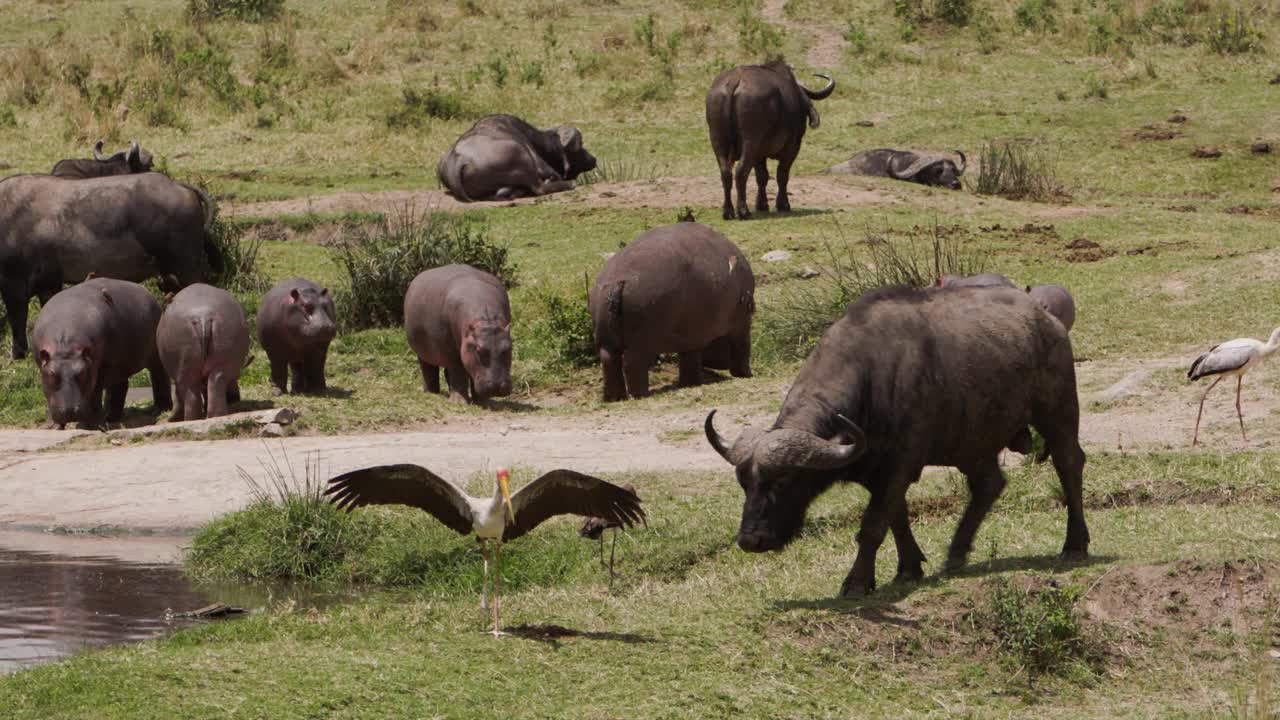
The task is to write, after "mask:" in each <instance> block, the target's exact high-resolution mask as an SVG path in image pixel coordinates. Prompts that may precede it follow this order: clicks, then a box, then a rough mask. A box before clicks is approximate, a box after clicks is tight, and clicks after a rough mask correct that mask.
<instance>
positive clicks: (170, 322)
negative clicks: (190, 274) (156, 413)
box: [156, 283, 249, 420]
mask: <svg viewBox="0 0 1280 720" xmlns="http://www.w3.org/2000/svg"><path fill="white" fill-rule="evenodd" d="M156 350H157V351H158V352H159V353H160V360H161V362H163V363H164V368H165V370H166V371H167V372H168V373H169V377H171V378H173V382H174V396H175V399H174V407H173V415H172V416H170V418H169V419H170V420H202V419H204V418H206V417H218V416H219V415H226V414H227V403H228V402H236V401H237V400H239V399H240V387H239V385H238V381H239V379H240V370H241V368H243V367H244V366H245V360H246V359H247V358H248V357H249V324H248V323H247V322H245V318H244V308H242V307H240V303H239V302H236V299H235V298H234V297H232V296H231V293H229V292H227V291H226V290H222V289H219V288H216V287H213V286H212V285H205V284H203V283H196V284H195V285H190V286H188V287H187V288H186V289H184V290H183V291H182V292H180V293H178V294H177V295H175V296H174V297H173V300H171V301H170V302H169V306H168V307H167V308H165V310H164V315H162V316H161V317H160V325H159V327H157V328H156Z"/></svg>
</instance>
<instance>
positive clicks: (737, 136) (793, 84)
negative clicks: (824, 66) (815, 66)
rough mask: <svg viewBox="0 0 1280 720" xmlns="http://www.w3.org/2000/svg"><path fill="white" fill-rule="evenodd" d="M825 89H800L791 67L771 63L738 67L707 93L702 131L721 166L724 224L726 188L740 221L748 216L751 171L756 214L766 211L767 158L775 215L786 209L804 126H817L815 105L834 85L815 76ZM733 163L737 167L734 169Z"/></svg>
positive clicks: (729, 215) (729, 208) (729, 213)
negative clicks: (773, 168) (774, 164)
mask: <svg viewBox="0 0 1280 720" xmlns="http://www.w3.org/2000/svg"><path fill="white" fill-rule="evenodd" d="M818 77H820V78H824V79H826V81H827V86H826V87H824V88H823V89H821V90H818V91H816V92H815V91H813V90H810V89H808V88H806V87H805V86H803V85H801V84H800V82H799V81H798V80H796V77H795V75H794V74H793V73H792V72H791V66H790V65H788V64H786V63H784V62H782V61H781V60H775V61H773V62H771V63H769V64H767V65H743V66H741V67H736V68H733V69H732V70H726V71H724V72H723V73H720V75H719V76H718V77H717V78H716V79H715V81H714V82H712V83H711V89H710V90H708V91H707V126H708V128H709V129H710V131H711V149H712V150H713V151H714V152H715V154H716V161H717V162H718V163H719V164H720V183H721V184H722V185H723V186H724V219H725V220H732V219H733V217H734V209H733V202H732V197H731V192H730V190H731V188H732V186H733V185H734V184H735V183H736V186H737V189H738V211H737V216H738V217H739V218H744V219H745V218H747V217H750V215H751V211H750V210H748V209H747V175H749V174H750V173H751V171H752V170H753V169H754V170H755V172H756V190H757V191H756V210H758V211H760V212H768V211H769V197H768V195H767V194H766V189H765V186H766V185H767V184H768V183H769V169H768V167H766V165H765V160H766V159H774V160H777V161H778V198H777V202H776V205H777V208H778V212H788V211H790V210H791V201H790V200H788V199H787V180H788V178H790V176H791V163H793V162H795V159H796V156H797V155H799V154H800V141H801V140H803V139H804V132H805V124H806V123H808V126H809V127H812V128H817V127H818V122H819V120H818V109H817V108H815V107H814V106H813V101H814V100H823V99H825V98H826V97H827V96H829V95H831V91H832V90H834V89H835V87H836V83H835V81H834V80H832V79H831V77H830V76H828V75H818ZM734 163H737V168H736V169H735V168H734Z"/></svg>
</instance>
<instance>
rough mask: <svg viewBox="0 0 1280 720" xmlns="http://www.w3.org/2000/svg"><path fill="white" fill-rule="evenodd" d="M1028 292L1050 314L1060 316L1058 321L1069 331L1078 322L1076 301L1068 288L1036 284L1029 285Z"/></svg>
mask: <svg viewBox="0 0 1280 720" xmlns="http://www.w3.org/2000/svg"><path fill="white" fill-rule="evenodd" d="M1027 294H1029V295H1030V296H1031V299H1032V300H1035V301H1036V302H1038V303H1040V307H1042V308H1044V309H1045V310H1047V311H1048V312H1049V314H1050V315H1052V316H1054V317H1056V318H1058V322H1060V323H1062V326H1063V327H1064V328H1066V329H1067V330H1068V331H1070V330H1071V326H1072V325H1075V324H1076V301H1075V299H1073V298H1072V297H1071V293H1069V292H1067V289H1066V288H1064V287H1062V286H1061V285H1036V286H1034V287H1028V288H1027Z"/></svg>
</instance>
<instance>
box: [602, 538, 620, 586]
mask: <svg viewBox="0 0 1280 720" xmlns="http://www.w3.org/2000/svg"><path fill="white" fill-rule="evenodd" d="M600 541H601V542H604V538H603V537H602V538H600ZM616 547H618V529H617V528H614V529H613V540H611V541H610V542H609V584H610V585H612V584H613V575H614V573H613V551H614V548H616Z"/></svg>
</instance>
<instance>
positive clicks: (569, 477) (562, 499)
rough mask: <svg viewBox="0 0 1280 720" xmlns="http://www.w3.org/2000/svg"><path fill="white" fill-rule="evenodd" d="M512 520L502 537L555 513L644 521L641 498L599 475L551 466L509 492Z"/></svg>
mask: <svg viewBox="0 0 1280 720" xmlns="http://www.w3.org/2000/svg"><path fill="white" fill-rule="evenodd" d="M511 506H512V509H513V510H515V515H516V519H515V522H510V521H508V522H507V529H506V531H505V532H504V533H503V536H502V539H503V541H505V542H509V541H511V540H514V539H516V538H518V537H520V536H521V535H524V534H525V533H527V532H529V531H530V530H532V529H534V528H535V527H537V526H539V525H541V524H542V522H543V521H544V520H546V519H548V518H552V517H555V516H556V515H566V514H568V515H583V516H586V517H598V518H604V519H605V520H608V521H610V522H614V523H617V524H618V525H620V526H623V527H632V526H633V525H635V524H636V523H638V522H644V519H645V516H644V509H643V508H641V507H640V498H639V497H637V496H636V495H635V494H634V493H632V492H630V491H628V490H626V489H624V488H620V487H618V486H617V485H614V484H613V483H610V482H606V481H604V480H601V479H600V478H596V477H591V476H590V475H583V474H582V473H579V472H574V471H572V470H552V471H551V472H549V473H547V474H545V475H543V476H542V477H540V478H538V479H537V480H534V481H533V482H531V483H529V484H528V485H525V486H524V487H522V488H520V489H519V490H517V491H516V492H515V494H513V495H512V496H511Z"/></svg>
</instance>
